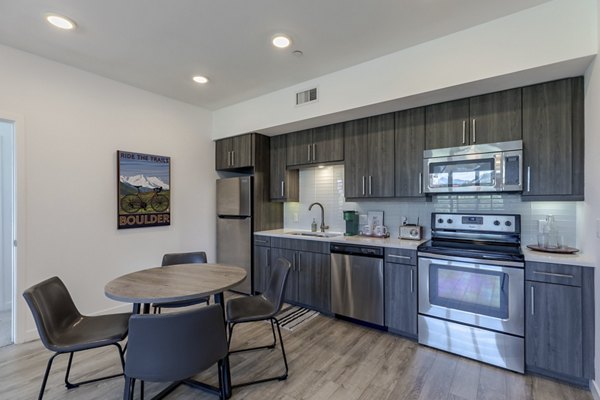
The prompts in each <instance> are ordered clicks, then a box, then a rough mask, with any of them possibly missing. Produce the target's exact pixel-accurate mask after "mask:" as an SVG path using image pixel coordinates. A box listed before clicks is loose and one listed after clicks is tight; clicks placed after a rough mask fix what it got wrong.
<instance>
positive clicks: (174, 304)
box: [153, 297, 208, 308]
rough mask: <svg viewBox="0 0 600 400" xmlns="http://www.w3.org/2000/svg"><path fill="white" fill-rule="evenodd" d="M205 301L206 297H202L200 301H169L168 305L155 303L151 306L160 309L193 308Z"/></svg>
mask: <svg viewBox="0 0 600 400" xmlns="http://www.w3.org/2000/svg"><path fill="white" fill-rule="evenodd" d="M207 301H208V297H203V298H201V299H196V300H181V301H171V302H169V303H156V304H153V306H154V307H160V308H180V307H189V306H195V305H196V304H202V303H206V302H207Z"/></svg>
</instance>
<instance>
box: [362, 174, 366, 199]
mask: <svg viewBox="0 0 600 400" xmlns="http://www.w3.org/2000/svg"><path fill="white" fill-rule="evenodd" d="M362 187H363V189H362V194H363V196H364V195H365V177H364V176H363V177H362Z"/></svg>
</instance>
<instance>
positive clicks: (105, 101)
mask: <svg viewBox="0 0 600 400" xmlns="http://www.w3.org/2000/svg"><path fill="white" fill-rule="evenodd" d="M0 60H2V62H1V63H0V110H7V111H10V112H12V113H15V114H18V115H22V116H23V124H21V125H17V132H16V135H17V142H18V143H20V145H22V146H24V149H22V150H24V151H23V152H22V153H23V156H24V157H25V158H26V159H25V162H24V166H25V169H26V171H25V174H26V177H25V188H24V191H25V197H24V198H25V201H24V202H23V203H24V204H23V203H19V204H18V207H21V209H23V207H24V208H25V211H26V216H25V218H24V219H25V220H23V218H22V219H21V221H20V223H21V224H22V225H19V228H20V232H21V234H23V232H24V233H25V235H26V237H22V236H21V237H20V240H21V242H20V243H21V245H22V246H26V247H25V249H26V250H25V254H24V256H23V257H20V259H19V260H18V268H19V269H20V271H19V272H20V276H22V277H23V279H22V280H21V282H20V284H19V288H18V290H19V293H20V292H21V291H22V290H23V289H24V288H26V287H27V286H29V285H32V284H34V283H36V282H39V281H41V280H43V279H45V278H48V277H51V276H53V275H58V276H60V277H61V278H62V279H63V280H64V281H65V284H66V285H67V287H68V288H69V289H70V291H71V292H72V296H73V297H74V299H75V301H76V303H77V304H78V306H79V307H80V310H81V311H82V312H84V313H99V312H104V311H107V310H111V309H112V308H114V307H118V306H119V305H120V303H117V302H114V301H111V300H109V299H107V298H106V297H105V296H104V285H105V284H106V283H107V282H108V281H110V280H111V279H113V278H115V277H117V276H119V275H122V274H124V273H127V272H130V271H134V270H136V269H140V268H143V267H148V266H157V265H159V264H160V260H161V257H162V254H163V253H165V252H172V251H185V250H198V249H205V250H206V251H207V252H208V255H209V258H210V259H213V260H214V257H215V241H214V226H215V220H214V203H215V200H214V197H215V195H214V186H215V185H214V179H215V178H216V175H215V173H214V146H213V143H212V141H211V139H210V136H211V124H212V121H211V114H210V112H208V111H205V110H203V109H200V108H197V107H193V106H190V105H187V104H184V103H180V102H177V101H173V100H170V99H167V98H164V97H161V96H157V95H154V94H151V93H148V92H145V91H142V90H138V89H135V88H132V87H130V86H127V85H124V84H121V83H118V82H115V81H111V80H108V79H105V78H101V77H99V76H96V75H93V74H89V73H86V72H83V71H81V70H77V69H75V68H71V67H68V66H65V65H62V64H58V63H55V62H52V61H49V60H46V59H43V58H40V57H37V56H33V55H31V54H28V53H24V52H21V51H18V50H15V49H12V48H8V47H4V46H0ZM0 113H2V111H0ZM0 117H2V115H0ZM19 126H20V127H21V128H20V130H19ZM18 146H19V145H18ZM117 150H128V151H135V152H143V153H150V154H159V155H165V156H170V157H171V163H172V165H171V185H172V192H171V196H172V198H171V208H172V210H171V221H172V222H171V226H168V227H154V228H142V229H129V230H117V229H116V226H117V221H116V212H117V211H116V210H117V204H116V197H117V193H116V190H117V181H116V175H117V172H116V151H117ZM21 161H23V160H21ZM20 298H21V296H20V295H19V299H20ZM19 301H20V305H21V306H22V307H20V310H21V311H20V315H21V316H24V315H26V323H25V325H26V326H25V327H23V323H22V322H19V321H18V323H17V325H18V329H19V326H20V330H21V332H20V333H21V334H22V333H23V328H25V331H27V334H28V337H31V336H30V335H31V334H32V333H33V332H34V324H33V320H32V319H31V317H30V314H29V311H28V310H26V309H24V308H23V304H24V303H23V302H22V300H19ZM17 333H19V332H17ZM20 339H23V337H20Z"/></svg>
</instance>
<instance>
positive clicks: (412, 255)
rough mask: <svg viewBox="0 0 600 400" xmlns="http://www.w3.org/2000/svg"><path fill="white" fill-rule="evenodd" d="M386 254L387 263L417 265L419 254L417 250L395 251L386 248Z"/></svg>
mask: <svg viewBox="0 0 600 400" xmlns="http://www.w3.org/2000/svg"><path fill="white" fill-rule="evenodd" d="M384 254H385V262H390V263H396V264H409V265H417V252H416V251H415V250H407V249H394V248H388V247H386V249H385V253H384Z"/></svg>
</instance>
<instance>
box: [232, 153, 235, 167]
mask: <svg viewBox="0 0 600 400" xmlns="http://www.w3.org/2000/svg"><path fill="white" fill-rule="evenodd" d="M231 165H232V166H233V165H235V151H232V152H231Z"/></svg>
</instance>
